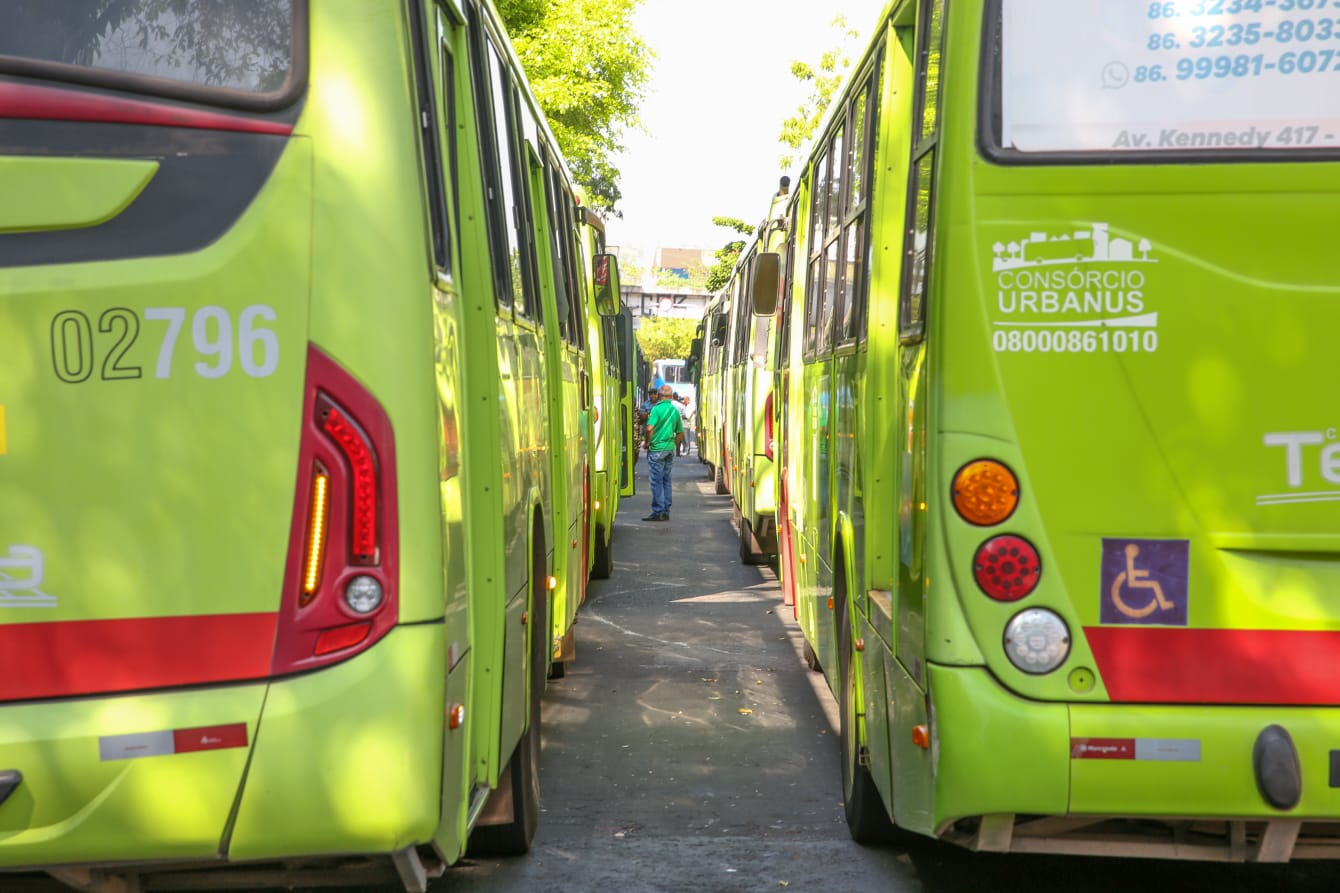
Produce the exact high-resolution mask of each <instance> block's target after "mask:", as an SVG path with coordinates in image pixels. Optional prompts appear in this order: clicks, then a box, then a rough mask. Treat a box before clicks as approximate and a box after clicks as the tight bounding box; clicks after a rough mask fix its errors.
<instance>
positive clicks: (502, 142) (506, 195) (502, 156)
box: [489, 43, 525, 312]
mask: <svg viewBox="0 0 1340 893" xmlns="http://www.w3.org/2000/svg"><path fill="white" fill-rule="evenodd" d="M489 64H490V68H491V69H492V71H491V74H492V82H493V84H492V86H493V128H494V133H495V134H496V135H497V146H498V189H499V194H498V195H497V196H495V198H494V201H495V203H496V204H495V207H496V210H497V212H498V213H499V217H500V222H501V223H502V230H503V232H502V236H503V237H504V238H505V239H506V245H505V251H506V256H505V257H504V258H503V262H504V264H505V267H504V270H505V273H506V277H507V279H506V282H505V283H499V285H500V287H503V286H505V288H506V291H500V295H501V297H503V298H504V299H509V298H510V299H511V300H517V304H518V308H517V309H519V310H522V311H523V312H524V306H525V303H524V288H523V286H522V282H523V281H524V280H523V274H522V270H521V242H520V232H521V221H520V220H519V219H518V216H517V204H516V161H515V158H516V154H515V148H514V146H513V145H512V131H511V128H510V127H508V125H507V96H508V92H509V91H508V89H507V73H506V71H505V70H504V68H503V64H502V59H500V58H499V57H498V51H497V50H496V49H495V48H494V46H493V44H491V43H490V44H489ZM518 299H520V300H518Z"/></svg>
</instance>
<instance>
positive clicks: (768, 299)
mask: <svg viewBox="0 0 1340 893" xmlns="http://www.w3.org/2000/svg"><path fill="white" fill-rule="evenodd" d="M749 265H750V267H752V269H751V270H750V276H749V280H750V282H751V283H752V288H751V289H750V300H751V301H752V302H753V304H754V315H755V316H772V315H773V314H774V313H776V312H777V294H778V292H779V291H780V290H781V284H782V256H781V255H780V254H778V253H777V252H775V251H765V252H762V253H761V254H756V255H754V259H753V260H752V261H750V264H749Z"/></svg>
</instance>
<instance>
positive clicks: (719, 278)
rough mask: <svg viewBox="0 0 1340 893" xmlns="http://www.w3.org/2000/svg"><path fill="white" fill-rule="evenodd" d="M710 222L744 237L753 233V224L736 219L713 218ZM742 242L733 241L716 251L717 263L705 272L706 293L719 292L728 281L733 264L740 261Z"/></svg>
mask: <svg viewBox="0 0 1340 893" xmlns="http://www.w3.org/2000/svg"><path fill="white" fill-rule="evenodd" d="M712 222H713V223H715V224H716V225H717V226H721V227H725V228H727V229H732V230H734V231H735V232H737V233H741V234H743V235H746V236H750V235H753V233H754V226H753V224H750V223H745V222H744V221H743V220H741V219H740V218H738V217H713V218H712ZM744 242H745V240H744V239H735V240H732V241H730V242H727V243H726V244H725V245H723V246H722V247H721V248H719V249H718V250H717V254H716V258H717V262H716V263H715V264H713V265H712V269H711V270H709V271H708V272H707V290H708V291H720V290H721V289H722V288H724V287H725V285H726V283H727V282H729V281H730V274H731V271H732V270H734V269H735V262H736V261H737V260H739V259H740V252H741V251H743V250H744Z"/></svg>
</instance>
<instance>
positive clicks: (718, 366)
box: [694, 286, 730, 495]
mask: <svg viewBox="0 0 1340 893" xmlns="http://www.w3.org/2000/svg"><path fill="white" fill-rule="evenodd" d="M728 288H729V286H728ZM728 288H727V289H723V290H722V291H720V292H718V293H717V294H715V295H713V296H712V297H711V298H710V299H709V300H708V302H707V307H706V308H705V309H704V311H703V319H702V330H703V335H702V338H703V361H702V372H701V374H700V375H699V376H698V378H699V381H700V384H699V386H698V412H697V414H696V415H695V416H694V422H695V425H696V428H695V430H694V435H695V439H696V440H697V442H698V458H699V459H700V460H701V461H703V462H704V463H706V465H707V471H708V477H709V478H711V479H712V480H713V481H714V482H715V485H716V493H717V495H725V494H726V493H729V492H730V490H729V488H728V486H727V484H726V469H725V444H726V428H725V417H724V412H723V406H724V399H725V393H724V389H723V387H722V382H723V378H724V370H725V365H726V362H725V358H726V343H727V338H728V337H729V331H730V316H729V315H728V314H729V308H730V292H729V290H728Z"/></svg>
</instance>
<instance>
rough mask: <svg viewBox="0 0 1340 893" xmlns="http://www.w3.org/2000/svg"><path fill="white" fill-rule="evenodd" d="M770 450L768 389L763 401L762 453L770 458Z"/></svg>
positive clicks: (770, 432)
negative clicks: (765, 398)
mask: <svg viewBox="0 0 1340 893" xmlns="http://www.w3.org/2000/svg"><path fill="white" fill-rule="evenodd" d="M772 451H773V424H772V392H771V391H769V392H768V399H767V400H765V401H764V402H763V455H765V456H767V457H768V458H769V459H771V458H772Z"/></svg>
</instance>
